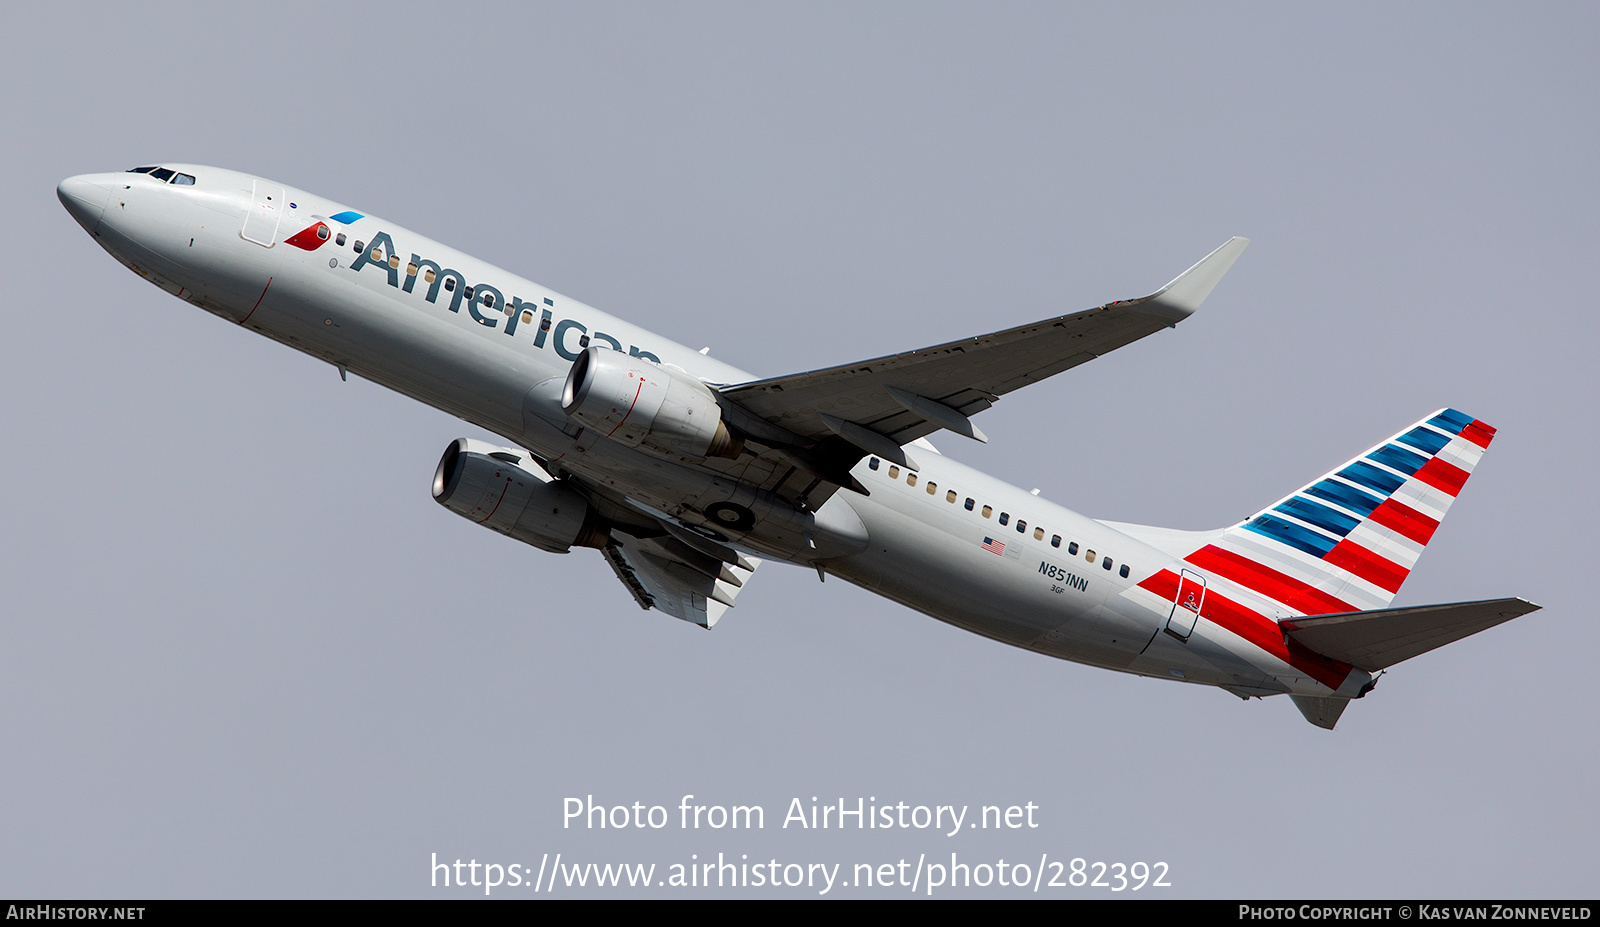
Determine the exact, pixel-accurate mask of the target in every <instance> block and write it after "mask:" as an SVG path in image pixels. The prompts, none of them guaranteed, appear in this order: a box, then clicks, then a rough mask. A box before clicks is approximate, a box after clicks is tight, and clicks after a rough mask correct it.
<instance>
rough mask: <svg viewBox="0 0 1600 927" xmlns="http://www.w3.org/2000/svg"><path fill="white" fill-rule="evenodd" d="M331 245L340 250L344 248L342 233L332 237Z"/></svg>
mask: <svg viewBox="0 0 1600 927" xmlns="http://www.w3.org/2000/svg"><path fill="white" fill-rule="evenodd" d="M333 243H334V244H335V245H336V246H338V247H340V248H343V247H344V233H343V232H340V233H339V234H337V235H335V236H333Z"/></svg>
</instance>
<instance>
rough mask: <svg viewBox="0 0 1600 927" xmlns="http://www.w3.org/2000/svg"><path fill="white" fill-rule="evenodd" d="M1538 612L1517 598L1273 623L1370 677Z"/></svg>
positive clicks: (1291, 635)
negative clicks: (1368, 674)
mask: <svg viewBox="0 0 1600 927" xmlns="http://www.w3.org/2000/svg"><path fill="white" fill-rule="evenodd" d="M1538 610H1539V606H1537V605H1535V604H1533V603H1532V602H1528V601H1526V600H1523V599H1490V600H1488V601H1484V602H1457V603H1454V604H1450V605H1418V606H1415V607H1412V608H1383V609H1377V610H1374V611H1365V612H1346V613H1344V614H1339V615H1315V616H1310V617H1305V618H1286V619H1284V620H1283V621H1280V622H1279V623H1278V624H1279V626H1281V627H1282V628H1283V630H1284V631H1286V632H1288V634H1289V636H1290V637H1292V638H1294V640H1295V641H1296V642H1297V643H1300V644H1304V645H1305V646H1306V647H1308V648H1310V649H1311V650H1314V651H1316V652H1317V653H1320V654H1322V655H1323V656H1325V657H1331V658H1333V659H1335V660H1339V661H1341V662H1344V663H1348V664H1350V665H1351V666H1354V667H1356V668H1358V669H1364V670H1366V671H1367V672H1369V673H1374V672H1377V671H1378V670H1381V669H1387V668H1388V667H1391V666H1393V665H1395V664H1396V663H1399V662H1400V661H1401V660H1409V659H1411V658H1412V657H1414V656H1416V655H1417V654H1419V653H1427V652H1428V651H1430V650H1433V649H1434V648H1436V647H1443V646H1444V645H1445V644H1449V643H1452V642H1454V641H1458V640H1461V639H1462V638H1463V637H1468V636H1470V635H1473V634H1476V633H1478V632H1479V631H1482V630H1484V629H1485V628H1492V627H1494V626H1495V625H1497V624H1500V623H1502V622H1506V621H1510V620H1511V619H1513V618H1516V617H1519V616H1521V615H1526V614H1528V613H1529V612H1533V611H1538ZM1297 704H1298V703H1297ZM1300 710H1301V711H1305V710H1306V709H1305V707H1304V706H1301V709H1300ZM1306 717H1307V718H1308V719H1310V715H1309V714H1308V715H1307V716H1306ZM1334 717H1335V718H1337V713H1335V715H1334ZM1312 720H1313V723H1316V722H1315V720H1314V719H1312ZM1329 726H1330V727H1331V725H1329Z"/></svg>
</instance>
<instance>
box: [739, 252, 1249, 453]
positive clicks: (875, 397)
mask: <svg viewBox="0 0 1600 927" xmlns="http://www.w3.org/2000/svg"><path fill="white" fill-rule="evenodd" d="M1247 244H1249V240H1248V239H1245V238H1231V239H1229V240H1228V241H1227V242H1226V243H1224V244H1223V245H1222V247H1220V248H1218V249H1217V250H1215V251H1213V252H1211V253H1210V254H1209V255H1207V256H1206V257H1205V258H1203V259H1201V261H1200V262H1199V263H1198V264H1195V265H1194V266H1193V267H1191V268H1189V269H1188V270H1187V271H1185V272H1184V273H1182V274H1180V275H1179V276H1178V277H1177V279H1175V280H1173V281H1172V282H1171V283H1169V284H1167V285H1166V286H1164V287H1162V288H1161V289H1160V290H1158V291H1156V292H1155V293H1152V294H1150V295H1149V296H1145V297H1142V298H1139V299H1130V300H1122V301H1118V302H1113V303H1107V304H1106V305H1104V306H1100V307H1098V308H1095V309H1089V310H1086V311H1083V312H1075V313H1072V314H1071V315H1063V316H1058V317H1057V318H1053V319H1045V320H1044V321H1041V322H1034V323H1032V324H1030V325H1021V326H1018V327H1016V328H1009V329H1006V330H1005V331H998V332H993V333H991V334H987V335H979V336H977V337H974V338H966V339H963V340H961V341H952V342H950V343H948V344H941V345H935V346H934V347H930V348H923V349H921V350H919V351H908V352H906V353H904V354H893V355H889V356H887V357H879V358H876V359H873V360H866V361H861V362H859V363H854V364H845V365H843V366H840V367H830V368H827V369H825V370H814V371H811V372H809V373H799V374H793V375H791V376H784V377H776V378H773V379H769V380H756V381H753V382H750V383H740V384H735V385H729V386H723V387H721V388H720V390H719V391H720V393H721V395H722V396H723V397H725V398H726V399H727V400H728V401H729V402H731V403H733V404H735V405H737V406H738V407H740V408H741V409H742V410H744V411H746V412H749V413H751V414H753V415H754V416H756V417H758V418H759V419H761V420H763V421H765V422H766V423H767V424H769V425H772V426H776V427H777V428H780V429H783V431H785V432H787V433H789V434H792V435H795V436H798V437H801V438H806V439H811V440H814V441H822V440H826V439H829V438H842V439H843V440H844V441H846V442H849V443H850V444H853V445H855V446H856V447H859V448H861V449H862V450H865V451H870V452H873V453H877V454H879V455H880V456H885V457H888V458H889V459H892V460H893V459H898V453H899V452H898V448H899V446H900V445H904V444H909V443H910V442H912V441H915V440H916V439H917V438H920V437H923V436H925V435H928V434H931V433H933V432H934V431H937V430H939V429H940V428H945V429H948V430H951V431H955V432H957V433H958V434H964V435H966V436H968V437H971V438H975V439H977V440H980V441H983V440H986V439H985V438H984V437H983V433H982V432H980V431H978V430H977V428H975V427H974V426H973V425H972V423H971V421H970V420H969V419H970V416H972V415H974V414H976V413H978V412H981V411H983V410H984V409H987V408H989V406H990V405H992V404H993V403H994V401H995V400H996V399H998V398H999V397H1001V396H1003V395H1005V394H1006V393H1009V392H1011V391H1012V390H1014V389H1019V388H1021V387H1024V386H1027V385H1028V384H1030V383H1037V382H1038V381H1040V380H1043V379H1044V378H1045V377H1049V376H1053V375H1055V374H1058V373H1060V372H1061V371H1063V370H1069V369H1071V368H1073V367H1076V366H1078V365H1079V364H1082V363H1084V362H1086V361H1090V360H1093V359H1094V358H1096V357H1099V356H1100V355H1102V354H1105V353H1106V352H1108V351H1114V350H1116V349H1117V348H1120V347H1122V346H1123V345H1127V344H1132V343H1133V342H1135V341H1138V340H1139V339H1140V338H1143V337H1145V336H1146V335H1151V334H1154V333H1155V332H1158V331H1160V330H1161V329H1163V328H1170V327H1172V326H1173V325H1176V324H1177V323H1178V322H1180V321H1182V320H1183V319H1185V318H1187V317H1188V316H1189V314H1190V313H1192V312H1194V310H1195V309H1196V308H1198V307H1199V306H1200V303H1201V302H1202V301H1203V300H1204V299H1205V298H1206V296H1207V295H1209V294H1210V292H1211V289H1212V287H1214V286H1216V284H1217V281H1219V280H1221V279H1222V275H1223V274H1224V273H1226V272H1227V270H1228V268H1229V267H1230V266H1232V264H1233V262H1234V260H1235V259H1236V258H1238V256H1239V255H1240V253H1241V252H1243V251H1244V248H1245V246H1246V245H1247ZM901 462H902V463H903V462H904V461H903V460H901Z"/></svg>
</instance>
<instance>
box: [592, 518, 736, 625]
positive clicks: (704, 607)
mask: <svg viewBox="0 0 1600 927" xmlns="http://www.w3.org/2000/svg"><path fill="white" fill-rule="evenodd" d="M674 534H675V533H669V534H667V535H666V536H663V537H653V538H635V537H633V536H632V535H628V534H622V533H620V532H617V533H613V536H612V541H611V543H609V544H607V545H606V546H605V547H604V548H603V549H602V550H601V553H602V554H603V555H604V556H605V558H606V562H607V563H609V564H610V565H611V569H612V570H613V571H614V572H615V573H616V574H617V578H618V579H620V580H622V584H623V585H624V586H627V587H628V592H630V593H632V595H633V599H634V601H635V602H638V603H639V607H640V608H644V609H649V608H658V609H660V610H661V611H664V612H666V613H667V614H669V615H671V616H672V617H674V618H679V619H682V620H683V621H687V622H689V623H690V624H697V625H700V626H701V627H703V628H709V627H711V626H712V625H714V624H716V623H717V619H718V618H721V617H722V615H723V613H724V612H726V611H727V610H728V609H730V608H732V607H733V602H734V598H735V597H736V596H738V594H739V589H740V588H741V587H742V586H743V585H744V583H745V581H746V580H748V579H749V578H750V577H751V576H752V575H754V574H755V571H756V567H758V566H760V565H761V561H760V560H757V559H755V558H754V557H745V556H743V555H741V554H738V553H736V552H734V551H733V550H732V549H731V548H726V547H723V546H722V545H720V544H716V543H714V542H712V541H709V540H704V539H697V540H695V544H694V546H693V547H691V546H690V545H689V544H688V543H685V541H684V540H680V538H679V537H678V536H674ZM690 539H692V540H693V537H692V536H691V538H690ZM713 553H714V554H716V555H717V556H712V554H713Z"/></svg>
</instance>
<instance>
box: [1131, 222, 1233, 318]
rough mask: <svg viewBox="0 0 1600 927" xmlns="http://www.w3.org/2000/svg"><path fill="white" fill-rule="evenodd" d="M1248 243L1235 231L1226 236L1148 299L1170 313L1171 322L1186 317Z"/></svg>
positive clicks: (1202, 300)
mask: <svg viewBox="0 0 1600 927" xmlns="http://www.w3.org/2000/svg"><path fill="white" fill-rule="evenodd" d="M1249 244H1250V239H1248V238H1243V237H1240V236H1238V235H1235V236H1234V237H1232V238H1230V239H1228V240H1227V241H1225V242H1223V243H1222V245H1221V247H1219V248H1217V249H1216V250H1215V251H1213V252H1211V253H1210V254H1208V255H1206V256H1205V257H1203V258H1201V259H1200V260H1199V261H1197V262H1196V263H1195V265H1194V266H1193V267H1191V268H1189V269H1188V270H1186V271H1184V272H1183V273H1181V274H1179V275H1178V276H1176V277H1174V278H1173V279H1172V282H1171V283H1168V284H1167V285H1166V286H1164V287H1162V288H1161V289H1159V290H1157V291H1156V292H1154V293H1152V294H1151V295H1150V297H1149V299H1150V303H1151V304H1152V306H1153V307H1159V308H1160V309H1161V310H1164V312H1163V313H1162V314H1164V315H1170V316H1171V317H1172V320H1173V321H1174V322H1177V321H1179V320H1181V319H1186V318H1188V317H1189V316H1190V315H1191V314H1193V312H1194V311H1195V310H1196V309H1199V308H1200V304H1201V303H1203V302H1205V301H1206V297H1207V296H1210V295H1211V290H1212V289H1213V288H1215V287H1216V285H1217V283H1218V282H1219V281H1221V280H1222V275H1223V274H1226V273H1227V272H1228V268H1230V267H1232V266H1233V262H1234V261H1237V260H1238V259H1239V255H1241V254H1243V253H1244V249H1245V246H1247V245H1249Z"/></svg>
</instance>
